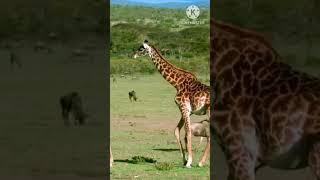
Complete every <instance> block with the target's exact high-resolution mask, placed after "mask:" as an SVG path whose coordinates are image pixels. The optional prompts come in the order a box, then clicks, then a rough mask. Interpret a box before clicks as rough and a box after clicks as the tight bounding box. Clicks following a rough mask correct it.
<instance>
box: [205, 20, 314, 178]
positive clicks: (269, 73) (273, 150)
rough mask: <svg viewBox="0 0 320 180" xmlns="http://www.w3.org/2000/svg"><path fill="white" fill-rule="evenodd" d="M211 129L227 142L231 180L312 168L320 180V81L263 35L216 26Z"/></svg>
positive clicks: (220, 24)
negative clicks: (264, 171)
mask: <svg viewBox="0 0 320 180" xmlns="http://www.w3.org/2000/svg"><path fill="white" fill-rule="evenodd" d="M211 29H212V31H211V36H212V38H211V44H212V51H211V57H212V60H213V62H212V63H211V80H212V81H213V82H216V83H217V92H218V94H217V97H216V100H215V102H214V107H213V108H214V113H213V114H212V116H211V126H212V127H213V130H214V132H216V133H217V135H218V137H219V138H220V140H221V142H222V146H223V149H224V153H225V156H226V159H227V164H228V168H229V175H228V180H254V179H255V170H258V169H259V168H260V167H262V166H265V165H268V166H270V167H273V168H280V169H298V168H303V167H307V166H309V167H310V168H311V170H312V171H313V172H314V174H315V176H316V177H317V179H318V180H319V179H320V80H319V79H317V78H314V77H312V76H310V75H307V74H305V73H302V72H298V71H295V70H293V69H292V68H291V67H290V66H289V65H286V64H284V63H281V62H280V57H279V55H278V54H277V52H276V51H275V50H274V49H273V48H272V47H271V45H270V44H269V43H268V42H267V41H266V40H265V39H264V38H263V37H262V36H260V35H258V34H256V33H254V32H251V31H248V30H244V29H240V28H238V27H234V26H231V25H227V24H224V23H222V22H219V21H216V20H212V21H211Z"/></svg>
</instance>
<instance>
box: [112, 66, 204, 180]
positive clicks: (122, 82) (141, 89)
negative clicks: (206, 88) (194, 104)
mask: <svg viewBox="0 0 320 180" xmlns="http://www.w3.org/2000/svg"><path fill="white" fill-rule="evenodd" d="M150 63H151V62H150ZM115 77H116V79H117V82H116V83H112V84H111V95H110V98H111V99H110V100H111V109H110V110H111V147H112V151H113V156H114V159H115V163H114V166H113V168H112V169H111V178H112V179H134V178H137V179H173V178H174V179H209V160H207V162H206V166H205V167H202V168H200V167H196V165H197V163H198V162H199V158H200V155H201V154H202V151H203V149H204V147H205V143H204V142H203V143H202V146H201V147H200V148H199V149H196V148H195V147H196V146H197V145H198V143H199V138H193V144H194V146H193V147H194V161H193V166H194V167H193V168H191V169H187V168H184V167H183V164H182V158H181V157H180V152H179V149H178V145H177V144H176V141H175V137H174V134H173V131H174V128H175V127H176V125H177V123H178V120H179V119H180V113H179V111H178V108H177V106H176V105H175V103H174V100H173V99H174V96H175V89H174V88H173V87H172V86H171V85H170V84H169V83H167V82H166V81H165V80H164V79H163V77H161V75H160V74H159V73H156V74H154V75H143V74H142V75H135V76H134V77H135V78H133V79H132V77H131V76H128V77H127V78H121V77H120V76H115ZM111 82H112V81H111ZM207 84H208V82H207ZM131 90H135V91H136V92H137V96H138V101H137V102H132V103H131V102H130V101H129V98H128V92H129V91H131ZM204 118H206V116H192V118H191V120H192V121H194V122H195V121H199V120H202V119H204ZM183 134H184V132H182V133H181V135H182V136H181V137H183ZM134 156H143V157H148V158H153V159H154V160H156V161H157V162H159V163H163V162H167V163H173V167H172V169H171V170H158V169H156V167H155V163H138V164H133V163H130V162H128V160H130V159H131V158H132V157H134Z"/></svg>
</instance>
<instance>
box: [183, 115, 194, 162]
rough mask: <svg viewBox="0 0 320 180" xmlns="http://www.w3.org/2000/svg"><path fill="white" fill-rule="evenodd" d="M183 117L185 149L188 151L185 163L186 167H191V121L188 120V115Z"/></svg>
mask: <svg viewBox="0 0 320 180" xmlns="http://www.w3.org/2000/svg"><path fill="white" fill-rule="evenodd" d="M184 118H185V131H186V136H185V141H186V149H187V151H188V161H187V164H186V167H187V168H191V164H192V142H191V137H192V136H191V122H190V115H188V116H184Z"/></svg>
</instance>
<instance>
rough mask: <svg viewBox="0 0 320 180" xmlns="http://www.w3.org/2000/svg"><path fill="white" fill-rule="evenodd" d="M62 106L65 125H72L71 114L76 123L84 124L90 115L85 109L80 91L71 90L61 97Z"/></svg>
mask: <svg viewBox="0 0 320 180" xmlns="http://www.w3.org/2000/svg"><path fill="white" fill-rule="evenodd" d="M60 106H61V109H62V118H63V120H64V124H65V126H70V122H69V114H70V113H71V114H72V115H73V118H74V124H75V125H77V123H79V125H84V124H85V120H86V118H87V117H88V115H87V114H86V113H85V112H84V110H83V105H82V99H81V96H80V95H79V93H77V92H71V93H68V94H66V95H64V96H62V97H60Z"/></svg>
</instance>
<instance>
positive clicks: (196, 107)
mask: <svg viewBox="0 0 320 180" xmlns="http://www.w3.org/2000/svg"><path fill="white" fill-rule="evenodd" d="M147 54H148V55H149V56H150V58H151V60H152V62H153V63H154V65H155V66H156V68H157V69H158V71H159V72H160V74H161V75H162V76H163V77H164V79H165V80H167V81H168V82H169V83H170V84H171V85H172V86H173V87H175V88H176V90H177V94H176V96H175V102H176V104H177V106H178V107H179V109H180V112H181V119H180V121H179V123H178V125H177V127H176V128H175V131H174V134H175V137H176V139H177V143H178V144H179V148H180V153H181V155H182V158H183V161H184V163H186V164H185V165H186V167H188V168H190V167H191V163H192V147H191V145H192V144H191V136H192V134H191V127H190V123H191V122H190V115H192V114H196V115H205V114H208V115H209V114H210V87H209V86H206V85H204V84H202V83H201V82H200V81H199V80H198V79H197V78H196V76H195V75H194V74H192V73H190V72H188V71H185V70H183V69H180V68H178V67H176V66H174V65H173V64H171V63H169V62H168V61H167V60H166V59H165V58H164V57H163V56H162V55H161V54H160V52H159V51H158V50H157V49H156V48H155V47H154V46H152V45H149V44H148V41H147V40H145V41H144V43H143V45H142V46H141V47H140V48H139V50H138V51H137V52H136V53H135V54H134V58H136V57H137V56H141V55H147ZM183 126H185V132H186V135H185V143H186V149H187V152H188V159H187V162H186V158H185V154H184V150H183V148H182V144H181V141H180V130H181V128H182V127H183ZM208 143H210V142H208ZM208 148H209V144H207V146H206V150H205V151H204V153H203V155H202V158H201V160H200V162H199V164H198V165H199V166H200V167H201V166H203V164H204V162H205V159H206V157H207V154H208V150H207V149H208Z"/></svg>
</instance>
